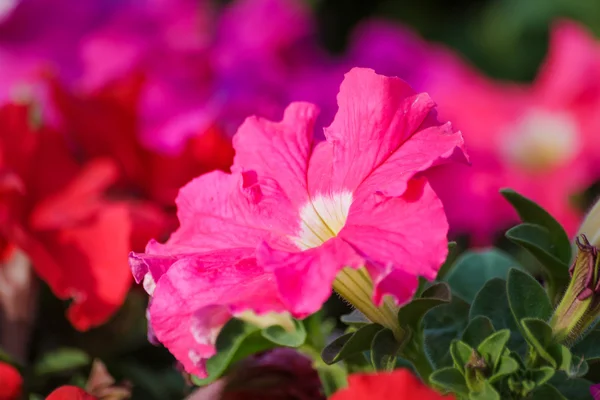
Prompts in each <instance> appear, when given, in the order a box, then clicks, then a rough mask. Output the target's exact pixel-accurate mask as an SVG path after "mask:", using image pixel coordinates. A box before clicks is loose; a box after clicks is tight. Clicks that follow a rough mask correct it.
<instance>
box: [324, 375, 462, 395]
mask: <svg viewBox="0 0 600 400" xmlns="http://www.w3.org/2000/svg"><path fill="white" fill-rule="evenodd" d="M392 398H397V399H419V400H443V399H447V400H451V399H453V397H452V396H442V395H441V394H438V393H437V392H436V391H435V390H433V389H431V388H430V387H428V386H426V385H425V384H423V383H422V382H421V381H419V379H418V378H417V377H415V376H414V375H413V374H412V373H411V372H410V371H409V370H408V369H397V370H395V371H393V372H382V373H381V372H380V373H377V374H354V375H350V377H349V379H348V388H346V389H343V390H340V391H339V392H336V393H335V394H334V395H333V397H331V400H384V399H385V400H387V399H392Z"/></svg>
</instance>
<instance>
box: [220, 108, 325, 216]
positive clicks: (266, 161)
mask: <svg viewBox="0 0 600 400" xmlns="http://www.w3.org/2000/svg"><path fill="white" fill-rule="evenodd" d="M317 116H318V109H317V107H316V106H314V105H312V104H309V103H292V104H291V105H290V106H288V108H287V109H286V110H285V113H284V116H283V120H282V121H281V122H271V121H268V120H265V119H260V118H256V117H250V118H248V119H247V120H246V121H245V122H244V123H243V124H242V126H240V129H239V130H238V132H237V134H236V135H235V137H234V139H233V145H234V147H235V150H236V155H235V160H234V165H233V167H232V171H233V172H244V171H255V172H256V173H257V175H258V176H259V177H260V178H270V179H273V180H275V181H277V182H278V183H279V184H280V185H281V188H282V190H283V191H284V193H285V194H286V196H287V197H288V198H289V199H290V201H291V202H292V204H293V205H296V206H300V205H303V204H304V203H306V202H307V201H308V196H307V181H306V174H307V171H308V160H309V157H310V153H311V148H312V138H313V134H314V132H313V129H314V124H315V120H316V118H317Z"/></svg>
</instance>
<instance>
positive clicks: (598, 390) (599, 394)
mask: <svg viewBox="0 0 600 400" xmlns="http://www.w3.org/2000/svg"><path fill="white" fill-rule="evenodd" d="M590 394H591V395H592V397H593V398H594V400H599V399H600V384H599V385H592V386H591V387H590Z"/></svg>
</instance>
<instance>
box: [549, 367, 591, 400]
mask: <svg viewBox="0 0 600 400" xmlns="http://www.w3.org/2000/svg"><path fill="white" fill-rule="evenodd" d="M550 384H551V385H552V386H554V387H555V388H556V389H558V391H559V392H560V393H561V394H562V395H563V396H565V397H566V398H567V399H569V400H589V399H590V397H591V396H590V386H591V385H592V382H590V381H588V380H586V379H582V378H569V377H568V376H567V374H566V373H565V372H563V371H558V372H556V373H555V374H554V376H553V377H552V379H550Z"/></svg>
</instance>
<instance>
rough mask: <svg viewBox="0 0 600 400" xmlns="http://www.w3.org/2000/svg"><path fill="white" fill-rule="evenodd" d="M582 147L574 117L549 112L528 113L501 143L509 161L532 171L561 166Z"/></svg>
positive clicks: (533, 111)
mask: <svg viewBox="0 0 600 400" xmlns="http://www.w3.org/2000/svg"><path fill="white" fill-rule="evenodd" d="M580 148H581V143H580V138H579V132H578V129H577V124H576V122H575V121H574V120H573V118H572V117H571V116H570V115H569V114H566V113H557V112H550V111H546V110H532V111H530V112H529V113H528V114H526V115H525V116H524V117H523V118H522V119H521V121H520V122H519V124H518V125H516V126H515V127H514V128H513V129H512V130H511V132H507V133H506V136H505V138H504V140H503V142H502V144H501V151H502V153H503V154H504V156H505V158H506V159H507V161H509V162H510V163H511V164H515V165H518V166H520V167H521V168H525V169H527V170H530V171H533V172H535V171H540V170H545V169H549V168H553V167H557V166H560V165H561V164H563V163H565V162H567V161H569V160H571V159H572V158H573V157H575V156H576V155H577V153H578V152H579V150H580Z"/></svg>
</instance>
